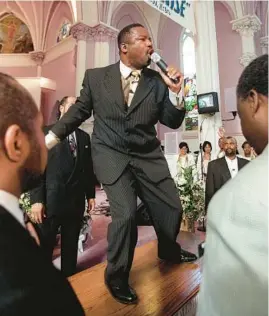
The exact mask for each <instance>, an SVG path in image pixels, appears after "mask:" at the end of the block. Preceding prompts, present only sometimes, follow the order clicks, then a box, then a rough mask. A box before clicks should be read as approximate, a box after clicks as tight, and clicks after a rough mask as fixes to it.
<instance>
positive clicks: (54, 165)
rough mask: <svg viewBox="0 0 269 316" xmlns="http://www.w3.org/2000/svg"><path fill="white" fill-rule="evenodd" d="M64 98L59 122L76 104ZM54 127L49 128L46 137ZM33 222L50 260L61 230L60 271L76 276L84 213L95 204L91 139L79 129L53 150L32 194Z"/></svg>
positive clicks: (60, 107) (70, 98)
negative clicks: (86, 203) (86, 208)
mask: <svg viewBox="0 0 269 316" xmlns="http://www.w3.org/2000/svg"><path fill="white" fill-rule="evenodd" d="M75 101H76V98H75V97H64V98H63V99H62V100H61V101H60V104H59V116H60V118H61V117H62V116H63V115H64V114H65V113H66V112H67V111H68V110H69V109H70V107H71V106H72V105H73V104H74V103H75ZM51 127H52V126H48V127H46V128H45V129H44V130H45V134H47V132H48V131H49V130H50V129H51ZM30 197H31V205H32V207H31V210H32V212H31V214H32V217H31V218H32V220H33V221H34V222H35V223H37V224H38V227H37V230H38V231H40V241H41V247H43V248H44V250H45V251H46V253H47V255H48V256H49V258H50V260H52V253H53V249H54V246H55V242H56V236H57V233H58V229H59V227H61V270H62V272H63V274H64V275H65V276H66V277H68V276H71V275H72V274H74V273H75V272H76V264H77V251H78V239H79V233H80V229H81V225H82V220H83V215H84V211H85V198H86V199H87V201H88V208H89V211H91V210H93V208H94V204H95V177H94V174H93V166H92V158H91V140H90V136H89V135H88V134H87V133H85V132H84V131H82V130H81V129H76V130H75V132H74V133H73V134H71V135H69V137H68V138H66V139H65V140H64V141H63V142H62V143H61V144H59V146H56V147H54V148H53V149H52V150H50V152H49V155H48V164H47V168H46V171H45V173H44V175H43V179H42V182H41V183H40V185H39V186H38V187H37V188H35V189H34V190H32V191H31V192H30Z"/></svg>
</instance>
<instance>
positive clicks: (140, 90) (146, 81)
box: [128, 68, 154, 114]
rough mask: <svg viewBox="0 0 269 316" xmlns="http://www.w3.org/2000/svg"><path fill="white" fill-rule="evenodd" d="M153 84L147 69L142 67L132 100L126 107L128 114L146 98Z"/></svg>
mask: <svg viewBox="0 0 269 316" xmlns="http://www.w3.org/2000/svg"><path fill="white" fill-rule="evenodd" d="M153 86H154V81H153V80H152V78H151V76H150V73H149V71H148V69H147V68H145V69H143V71H142V73H141V78H140V80H139V83H138V86H137V89H136V91H135V94H134V97H133V100H132V102H131V105H130V107H129V109H128V114H130V113H131V112H132V111H133V110H134V109H135V108H136V107H137V106H138V105H139V104H140V103H141V102H142V101H143V100H144V99H145V98H146V96H147V95H148V94H149V93H150V91H151V90H152V88H153Z"/></svg>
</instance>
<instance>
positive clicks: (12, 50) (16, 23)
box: [0, 14, 34, 54]
mask: <svg viewBox="0 0 269 316" xmlns="http://www.w3.org/2000/svg"><path fill="white" fill-rule="evenodd" d="M33 50H34V46H33V41H32V37H31V34H30V31H29V29H28V27H27V25H26V24H25V23H24V22H22V21H21V20H20V19H18V18H17V17H16V16H15V15H13V14H9V15H6V16H4V17H3V18H0V53H2V54H26V53H29V52H31V51H33Z"/></svg>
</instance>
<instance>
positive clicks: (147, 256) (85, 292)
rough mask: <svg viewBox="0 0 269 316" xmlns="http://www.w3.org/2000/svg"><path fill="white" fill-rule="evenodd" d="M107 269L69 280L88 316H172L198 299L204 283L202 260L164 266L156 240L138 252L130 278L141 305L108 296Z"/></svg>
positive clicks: (82, 273)
mask: <svg viewBox="0 0 269 316" xmlns="http://www.w3.org/2000/svg"><path fill="white" fill-rule="evenodd" d="M186 234H190V233H185V234H184V235H186ZM186 238H187V237H186ZM104 268H105V263H100V264H98V265H96V266H94V267H92V268H89V269H87V270H85V271H82V272H80V273H78V274H76V275H74V276H72V277H71V278H70V279H69V280H70V282H71V284H72V286H73V288H74V290H75V292H76V293H77V295H78V297H79V299H80V301H81V303H82V305H83V307H84V309H85V312H86V315H91V316H110V315H113V316H122V315H128V316H172V315H174V314H175V313H176V312H178V311H179V310H180V309H181V308H182V307H183V306H184V305H185V304H186V302H188V301H189V300H190V299H191V298H193V297H195V296H196V294H197V293H198V290H199V285H200V280H201V272H200V268H201V266H200V260H198V261H197V262H196V263H191V264H187V263H184V264H179V265H170V264H167V263H164V262H160V261H159V259H158V258H157V246H156V240H154V241H150V242H148V243H146V244H144V245H143V246H140V247H137V248H136V251H135V258H134V263H133V267H132V271H131V276H130V284H131V285H132V286H133V287H134V288H135V289H136V291H137V294H138V296H139V299H140V300H139V303H138V304H137V305H123V304H120V303H118V302H116V301H115V300H114V299H113V298H112V297H111V295H110V294H109V293H108V291H107V289H106V287H105V285H104Z"/></svg>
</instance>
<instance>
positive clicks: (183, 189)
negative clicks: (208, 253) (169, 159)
mask: <svg viewBox="0 0 269 316" xmlns="http://www.w3.org/2000/svg"><path fill="white" fill-rule="evenodd" d="M182 170H183V172H182V173H181V175H180V176H179V177H176V179H175V183H176V187H177V189H178V193H179V196H180V200H181V204H182V208H183V219H182V223H183V227H182V230H187V231H190V232H194V231H195V230H194V224H195V222H196V221H197V220H198V218H199V217H200V216H201V215H202V214H203V212H204V208H205V207H204V205H205V201H204V200H205V197H204V195H205V193H204V188H203V183H202V181H199V180H197V175H196V174H195V166H189V167H186V168H182Z"/></svg>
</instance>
